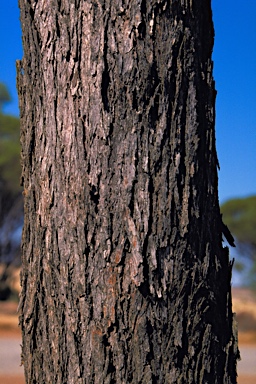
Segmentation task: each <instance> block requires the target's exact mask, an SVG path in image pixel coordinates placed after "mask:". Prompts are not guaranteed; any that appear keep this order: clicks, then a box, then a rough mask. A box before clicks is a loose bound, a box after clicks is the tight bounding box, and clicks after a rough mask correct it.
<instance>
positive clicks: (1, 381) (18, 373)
mask: <svg viewBox="0 0 256 384" xmlns="http://www.w3.org/2000/svg"><path fill="white" fill-rule="evenodd" d="M250 295H251V294H250V293H249V292H248V291H247V290H236V291H234V292H233V310H234V311H235V312H236V313H237V314H238V315H239V314H240V313H244V312H246V311H247V312H248V311H249V312H250V313H252V315H253V319H254V315H255V322H256V295H255V296H254V295H252V296H250ZM255 329H256V324H255ZM20 344H21V334H20V330H19V328H18V317H17V303H13V302H0V384H25V379H24V376H23V367H22V366H20V360H21V357H20V354H21V347H20ZM239 349H240V353H241V357H242V360H241V361H239V362H238V381H237V382H238V384H255V383H256V331H255V330H250V331H249V332H248V331H247V332H245V331H243V332H242V331H241V332H239Z"/></svg>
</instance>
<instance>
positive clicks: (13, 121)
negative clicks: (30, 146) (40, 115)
mask: <svg viewBox="0 0 256 384" xmlns="http://www.w3.org/2000/svg"><path fill="white" fill-rule="evenodd" d="M19 130H20V121H19V119H18V118H17V117H14V116H9V115H4V114H2V113H0V179H1V180H2V183H3V185H4V187H3V188H4V189H5V190H6V191H8V194H9V195H10V194H11V195H16V194H17V193H20V191H21V188H20V174H21V166H20V133H19ZM9 197H10V196H9Z"/></svg>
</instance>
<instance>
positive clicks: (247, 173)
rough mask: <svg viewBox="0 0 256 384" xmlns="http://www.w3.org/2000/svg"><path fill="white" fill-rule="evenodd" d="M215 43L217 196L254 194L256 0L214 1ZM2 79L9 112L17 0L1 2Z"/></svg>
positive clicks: (14, 105)
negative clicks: (5, 86) (218, 165)
mask: <svg viewBox="0 0 256 384" xmlns="http://www.w3.org/2000/svg"><path fill="white" fill-rule="evenodd" d="M212 8H213V16H214V25H215V46H214V54H213V60H214V77H215V81H216V88H217V91H218V94H217V103H216V135H217V151H218V157H219V162H220V167H221V170H220V172H219V197H220V202H221V203H222V202H224V201H226V200H228V199H230V198H233V197H244V196H248V195H251V194H256V97H255V94H256V22H255V20H256V1H255V0H244V1H243V2H241V1H238V0H223V1H220V0H212ZM0 54H1V60H0V81H1V82H4V83H5V84H6V85H7V86H8V88H9V90H10V93H11V96H12V102H11V103H9V104H8V105H6V107H5V110H4V111H5V112H6V113H10V114H14V115H17V116H18V114H19V110H18V98H17V94H16V69H15V61H16V60H17V59H20V58H22V46H21V31H20V23H19V10H18V0H8V1H1V4H0Z"/></svg>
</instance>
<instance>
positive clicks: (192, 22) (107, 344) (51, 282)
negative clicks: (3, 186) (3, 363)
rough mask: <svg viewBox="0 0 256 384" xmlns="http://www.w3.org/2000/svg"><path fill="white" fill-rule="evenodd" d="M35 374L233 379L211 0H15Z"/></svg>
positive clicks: (24, 322) (24, 303) (27, 315)
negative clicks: (18, 12) (20, 47)
mask: <svg viewBox="0 0 256 384" xmlns="http://www.w3.org/2000/svg"><path fill="white" fill-rule="evenodd" d="M19 3H20V9H21V23H22V29H23V46H24V58H23V60H22V61H21V62H18V64H17V69H18V89H19V97H20V112H21V126H22V128H21V143H22V167H23V173H22V181H23V185H24V196H25V224H24V230H23V246H22V250H23V256H22V262H23V271H22V277H21V281H22V293H21V300H20V324H21V328H22V333H23V342H22V349H23V360H24V367H25V375H26V382H27V383H55V384H61V383H62V384H63V383H68V384H71V383H74V384H79V383H81V384H82V383H104V384H105V383H120V384H121V383H134V384H137V383H141V384H142V383H145V384H149V383H163V384H164V383H187V384H189V383H204V384H206V383H216V384H217V383H218V384H219V383H236V359H237V356H238V351H237V341H236V333H235V331H234V329H233V328H234V327H233V323H234V321H233V315H232V308H231V293H230V277H231V265H230V262H229V258H228V250H227V249H226V248H223V246H222V233H221V216H220V212H219V203H218V192H217V183H218V181H217V165H218V162H217V156H216V149H215V133H214V119H215V112H214V108H215V107H214V104H215V87H214V81H213V78H212V60H211V53H212V47H213V25H212V15H211V4H210V0H196V1H193V0H190V1H188V0H172V1H164V0H147V1H145V0H134V1H130V0H129V1H124V0H122V1H121V0H105V1H104V0H95V1H92V0H87V1H84V0H60V1H57V0H45V1H43V0H38V1H35V0H30V1H28V0H27V1H25V0H20V1H19Z"/></svg>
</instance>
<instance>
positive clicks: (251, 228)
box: [221, 196, 256, 259]
mask: <svg viewBox="0 0 256 384" xmlns="http://www.w3.org/2000/svg"><path fill="white" fill-rule="evenodd" d="M221 211H222V213H223V221H224V222H225V223H226V224H227V226H228V227H229V229H230V231H231V232H232V234H233V235H234V236H235V238H236V242H237V245H238V247H239V250H240V251H241V252H242V253H243V254H246V255H248V256H250V257H252V258H255V259H256V196H250V197H246V198H243V199H232V200H229V201H227V202H226V203H225V204H223V205H222V206H221Z"/></svg>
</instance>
